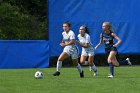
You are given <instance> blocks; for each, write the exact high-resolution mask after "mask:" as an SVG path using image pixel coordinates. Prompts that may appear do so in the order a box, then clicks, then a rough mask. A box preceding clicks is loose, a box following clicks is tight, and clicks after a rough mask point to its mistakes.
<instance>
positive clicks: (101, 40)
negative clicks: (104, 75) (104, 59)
mask: <svg viewBox="0 0 140 93" xmlns="http://www.w3.org/2000/svg"><path fill="white" fill-rule="evenodd" d="M102 37H103V36H102V34H100V42H99V43H98V45H96V47H95V50H96V49H97V48H98V47H99V46H101V44H102V42H103V39H102Z"/></svg>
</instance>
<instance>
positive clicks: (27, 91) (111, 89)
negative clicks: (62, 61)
mask: <svg viewBox="0 0 140 93" xmlns="http://www.w3.org/2000/svg"><path fill="white" fill-rule="evenodd" d="M83 69H84V72H85V78H79V73H78V71H77V69H75V68H62V70H61V75H60V76H59V77H54V76H52V73H53V72H54V71H55V68H47V69H14V70H11V69H6V70H5V69H1V70H0V93H140V66H131V67H116V68H115V77H114V79H111V78H107V74H108V73H109V69H108V67H98V72H99V75H98V76H97V77H93V74H92V72H90V71H89V68H88V67H85V68H83ZM37 70H41V71H43V73H44V77H43V78H42V79H35V78H34V73H35V72H36V71H37Z"/></svg>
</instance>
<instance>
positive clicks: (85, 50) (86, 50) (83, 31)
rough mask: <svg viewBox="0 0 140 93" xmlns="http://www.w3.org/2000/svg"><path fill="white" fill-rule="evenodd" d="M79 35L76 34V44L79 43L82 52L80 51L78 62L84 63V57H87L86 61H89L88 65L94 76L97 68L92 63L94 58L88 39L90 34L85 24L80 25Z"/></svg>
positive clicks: (92, 48)
mask: <svg viewBox="0 0 140 93" xmlns="http://www.w3.org/2000/svg"><path fill="white" fill-rule="evenodd" d="M79 33H80V34H79V35H78V39H79V41H77V44H78V45H80V46H81V47H82V53H81V58H80V62H81V64H83V63H85V61H86V58H87V57H88V62H89V66H90V67H91V69H92V71H93V73H94V76H96V75H97V69H96V66H95V64H94V63H93V60H94V47H93V45H92V43H91V41H90V36H89V34H88V29H87V27H86V26H84V25H83V26H81V27H80V29H79Z"/></svg>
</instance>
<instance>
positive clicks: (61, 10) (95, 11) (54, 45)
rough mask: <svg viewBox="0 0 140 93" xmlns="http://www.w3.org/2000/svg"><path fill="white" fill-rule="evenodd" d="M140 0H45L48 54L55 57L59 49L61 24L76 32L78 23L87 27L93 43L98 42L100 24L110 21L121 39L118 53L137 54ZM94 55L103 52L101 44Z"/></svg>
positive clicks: (138, 50)
mask: <svg viewBox="0 0 140 93" xmlns="http://www.w3.org/2000/svg"><path fill="white" fill-rule="evenodd" d="M139 4H140V0H49V37H50V38H49V39H50V52H51V56H58V55H59V54H60V53H61V52H62V49H61V47H60V46H59V43H60V42H61V39H62V34H61V33H62V31H63V30H62V24H63V22H65V21H69V22H71V24H72V28H71V29H72V30H73V31H74V32H75V33H76V36H77V34H78V32H79V31H78V29H79V26H80V25H82V24H85V25H87V26H88V27H89V30H90V35H91V38H92V43H93V44H94V46H95V45H96V44H97V43H98V42H99V35H100V33H101V32H102V29H101V25H102V22H104V21H110V22H111V23H112V25H113V30H114V32H115V33H116V34H117V35H118V36H119V37H120V38H121V39H122V44H120V46H118V50H119V52H120V53H125V54H126V53H129V54H130V53H131V54H133V53H135V54H140V48H139V47H140V45H139V44H140V39H139V37H140V12H139V8H140V6H139ZM96 53H97V54H99V53H104V48H103V46H101V47H100V48H99V49H98V50H97V51H96Z"/></svg>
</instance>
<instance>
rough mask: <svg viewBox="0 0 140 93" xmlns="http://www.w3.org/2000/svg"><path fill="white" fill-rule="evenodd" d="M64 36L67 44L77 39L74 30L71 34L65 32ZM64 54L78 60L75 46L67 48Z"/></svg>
mask: <svg viewBox="0 0 140 93" xmlns="http://www.w3.org/2000/svg"><path fill="white" fill-rule="evenodd" d="M62 35H63V41H64V43H65V44H67V43H69V42H70V40H71V39H75V34H74V32H73V31H72V30H70V31H69V33H66V32H63V33H62ZM63 52H65V53H67V54H68V55H69V56H71V57H72V59H77V58H78V49H77V48H76V46H75V44H72V45H68V46H65V47H64V50H63Z"/></svg>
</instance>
